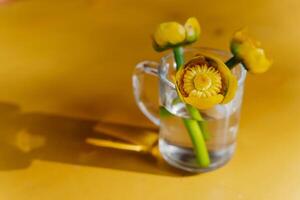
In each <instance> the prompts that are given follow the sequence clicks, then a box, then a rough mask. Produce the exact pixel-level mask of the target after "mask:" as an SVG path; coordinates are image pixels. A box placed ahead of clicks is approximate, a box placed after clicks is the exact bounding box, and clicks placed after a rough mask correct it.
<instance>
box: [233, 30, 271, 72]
mask: <svg viewBox="0 0 300 200" xmlns="http://www.w3.org/2000/svg"><path fill="white" fill-rule="evenodd" d="M230 48H231V52H232V54H233V55H234V57H235V58H236V59H238V60H240V61H241V62H242V63H243V65H244V66H245V68H246V69H247V70H248V71H250V72H252V73H263V72H265V71H267V70H268V69H269V68H270V66H271V64H272V62H271V61H270V60H269V59H268V58H267V57H266V54H265V51H264V49H262V48H260V43H259V42H257V41H255V40H253V39H251V38H250V37H249V36H248V35H247V33H246V31H245V30H244V29H243V30H239V31H237V32H235V33H234V35H233V38H232V40H231V44H230Z"/></svg>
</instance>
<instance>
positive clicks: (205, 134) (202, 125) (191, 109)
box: [186, 104, 209, 140]
mask: <svg viewBox="0 0 300 200" xmlns="http://www.w3.org/2000/svg"><path fill="white" fill-rule="evenodd" d="M186 108H187V110H188V112H189V114H190V115H191V117H192V118H193V119H195V120H197V122H198V124H199V126H200V129H201V131H202V135H203V137H204V139H205V140H208V139H209V132H208V130H207V127H206V124H205V122H204V119H203V117H202V116H201V114H200V112H199V110H198V109H196V108H195V107H193V106H191V105H189V104H186Z"/></svg>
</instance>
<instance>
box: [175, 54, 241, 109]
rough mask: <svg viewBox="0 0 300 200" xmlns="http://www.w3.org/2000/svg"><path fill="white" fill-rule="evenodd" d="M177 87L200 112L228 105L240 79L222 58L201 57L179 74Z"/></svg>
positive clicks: (203, 55)
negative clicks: (220, 104) (215, 106)
mask: <svg viewBox="0 0 300 200" xmlns="http://www.w3.org/2000/svg"><path fill="white" fill-rule="evenodd" d="M175 79H176V88H177V91H178V94H179V96H180V98H181V99H182V101H183V102H185V103H187V104H190V105H192V106H194V107H196V108H198V109H200V110H201V109H209V108H211V107H213V106H214V105H216V104H219V103H222V104H225V103H228V102H229V101H231V100H232V98H233V97H234V95H235V92H236V89H237V80H236V78H235V77H234V76H233V74H232V73H231V71H230V70H229V69H228V67H227V66H226V65H225V64H224V63H223V62H222V61H221V60H220V59H218V58H216V57H214V56H211V55H208V54H203V53H201V55H197V56H196V57H194V58H193V59H191V60H190V61H189V62H188V63H186V64H185V65H184V66H183V67H182V68H181V69H180V70H179V71H177V73H176V78H175Z"/></svg>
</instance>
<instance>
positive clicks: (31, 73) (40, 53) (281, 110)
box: [0, 0, 300, 200]
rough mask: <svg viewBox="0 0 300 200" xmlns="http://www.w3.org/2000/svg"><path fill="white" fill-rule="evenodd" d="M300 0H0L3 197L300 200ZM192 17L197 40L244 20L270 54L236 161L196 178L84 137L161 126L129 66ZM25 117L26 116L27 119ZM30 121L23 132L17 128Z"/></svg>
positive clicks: (252, 95)
mask: <svg viewBox="0 0 300 200" xmlns="http://www.w3.org/2000/svg"><path fill="white" fill-rule="evenodd" d="M299 7H300V2H299V1H297V0H287V1H279V0H272V1H271V0H252V1H233V0H231V1H221V0H220V1H206V0H204V1H197V2H196V1H190V0H184V1H172V0H161V1H135V0H118V1H117V0H116V1H105V0H100V1H96V0H15V1H13V2H11V3H8V4H2V5H0V76H1V78H0V102H1V103H0V119H1V122H0V137H1V138H0V199H1V200H2V199H3V200H14V199H18V200H19V199H20V200H47V199H49V200H53V199H64V200H66V199H72V200H74V199H103V200H109V199H117V200H118V199H130V200H135V199H137V200H139V199H143V200H148V199H149V200H154V199H174V200H175V199H189V200H192V199H230V200H232V199H272V200H275V199H299V198H300V187H299V186H300V172H299V169H300V154H299V153H300V119H299V113H300V107H299V101H300V95H299V94H298V93H299V92H300V82H299V81H300V65H299V64H300V56H299V52H300V38H299V37H300V28H299V21H300V10H299ZM188 16H196V17H197V18H198V19H199V21H200V22H201V24H202V27H203V36H201V39H200V41H199V42H198V43H197V45H198V46H210V47H215V48H220V49H228V41H229V39H230V36H231V34H232V32H233V31H234V30H235V29H237V28H239V27H242V26H244V25H247V26H248V27H249V30H250V32H251V33H252V34H253V35H254V36H256V37H257V38H259V39H260V40H261V41H262V43H263V45H264V46H265V47H266V49H267V51H268V54H270V55H272V57H273V60H274V65H273V68H272V69H271V70H270V71H269V72H268V73H266V74H263V75H259V76H253V75H249V76H248V77H247V84H246V92H245V97H244V104H243V109H242V116H241V125H240V130H239V135H238V147H237V151H236V154H235V155H234V158H233V159H232V160H231V162H230V163H228V164H227V165H226V166H224V167H223V168H220V169H218V170H216V171H213V172H210V173H205V174H199V175H193V176H188V175H186V174H182V173H179V172H177V171H174V170H172V169H170V168H169V167H167V166H166V165H165V164H163V163H160V162H157V161H155V159H153V158H151V157H149V156H145V155H139V154H137V153H128V152H122V151H117V150H109V149H105V148H94V147H90V146H88V145H87V144H85V143H84V141H83V140H84V138H85V136H86V135H89V134H95V133H94V131H93V128H92V127H93V126H94V125H95V124H96V121H97V120H104V121H107V122H111V123H122V124H131V125H140V126H145V127H153V125H152V124H151V123H150V122H149V121H148V120H147V119H146V118H145V117H144V116H143V115H142V113H141V112H140V111H139V110H138V108H137V107H136V105H135V103H134V99H133V96H132V92H131V73H132V70H133V67H134V65H135V64H136V63H137V62H138V61H140V60H143V59H152V60H158V59H159V57H160V56H161V54H158V53H156V52H154V51H153V50H152V47H151V42H150V33H151V32H152V31H153V30H154V28H155V26H156V25H157V24H158V23H160V22H162V21H166V20H178V21H181V22H183V21H184V20H185V19H186V18H187V17H188ZM24 114H25V115H26V116H27V117H26V118H25V120H24V119H23V118H21V119H19V116H21V115H24ZM23 126H26V127H27V129H26V130H23V129H22V128H21V127H23Z"/></svg>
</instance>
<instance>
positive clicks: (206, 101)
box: [184, 94, 224, 110]
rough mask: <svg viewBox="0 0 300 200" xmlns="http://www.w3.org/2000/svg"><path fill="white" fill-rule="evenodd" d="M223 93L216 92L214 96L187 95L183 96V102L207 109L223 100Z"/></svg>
mask: <svg viewBox="0 0 300 200" xmlns="http://www.w3.org/2000/svg"><path fill="white" fill-rule="evenodd" d="M223 98H224V97H223V95H221V94H218V95H215V96H211V97H207V98H199V97H197V96H194V95H189V96H188V97H184V102H186V103H187V104H190V105H192V106H194V107H196V108H198V109H200V110H204V109H209V108H211V107H213V106H214V105H216V104H219V103H221V102H222V100H223Z"/></svg>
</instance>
